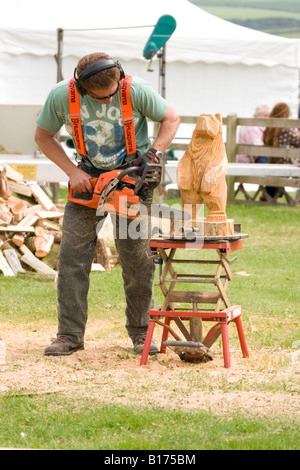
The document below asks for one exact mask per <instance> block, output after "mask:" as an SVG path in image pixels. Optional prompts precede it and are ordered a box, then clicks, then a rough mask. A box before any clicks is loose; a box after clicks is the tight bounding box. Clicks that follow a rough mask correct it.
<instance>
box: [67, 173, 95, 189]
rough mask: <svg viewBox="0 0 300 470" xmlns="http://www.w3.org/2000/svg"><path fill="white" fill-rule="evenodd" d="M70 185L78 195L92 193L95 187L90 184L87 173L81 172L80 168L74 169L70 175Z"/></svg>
mask: <svg viewBox="0 0 300 470" xmlns="http://www.w3.org/2000/svg"><path fill="white" fill-rule="evenodd" d="M69 178H70V185H71V186H72V188H73V189H74V190H75V191H77V192H78V193H86V192H89V193H92V192H93V186H92V185H91V183H90V178H91V177H90V175H88V174H87V173H86V172H85V171H83V170H80V168H78V167H74V169H72V172H71V173H70V174H69Z"/></svg>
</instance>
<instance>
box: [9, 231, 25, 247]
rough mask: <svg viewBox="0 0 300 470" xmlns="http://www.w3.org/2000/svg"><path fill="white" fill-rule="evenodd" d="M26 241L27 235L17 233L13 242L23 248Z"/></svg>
mask: <svg viewBox="0 0 300 470" xmlns="http://www.w3.org/2000/svg"><path fill="white" fill-rule="evenodd" d="M24 240H25V233H23V232H21V233H15V234H14V235H13V237H12V242H13V243H14V244H15V245H16V246H19V247H20V246H22V245H23V243H24Z"/></svg>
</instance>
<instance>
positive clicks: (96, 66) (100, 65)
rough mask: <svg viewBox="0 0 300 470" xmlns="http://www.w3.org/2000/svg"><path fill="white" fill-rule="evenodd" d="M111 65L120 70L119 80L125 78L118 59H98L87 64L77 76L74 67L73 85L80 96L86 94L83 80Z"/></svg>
mask: <svg viewBox="0 0 300 470" xmlns="http://www.w3.org/2000/svg"><path fill="white" fill-rule="evenodd" d="M112 67H117V68H118V69H119V70H120V80H122V79H123V78H125V72H124V70H123V67H122V65H121V64H120V62H119V61H118V60H116V61H115V60H113V59H103V60H99V61H97V62H94V63H93V64H91V65H89V66H88V67H87V68H86V69H84V70H83V71H82V72H80V74H79V75H78V76H77V73H76V67H75V70H74V78H75V86H76V89H77V91H78V93H79V94H80V95H81V96H84V95H86V94H87V91H86V89H85V88H84V87H83V86H82V82H83V80H86V79H87V78H89V77H91V76H92V75H95V73H98V72H101V71H102V70H106V69H110V68H112Z"/></svg>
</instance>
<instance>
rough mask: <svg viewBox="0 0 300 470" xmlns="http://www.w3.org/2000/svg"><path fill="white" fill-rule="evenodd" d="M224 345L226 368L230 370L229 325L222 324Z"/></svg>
mask: <svg viewBox="0 0 300 470" xmlns="http://www.w3.org/2000/svg"><path fill="white" fill-rule="evenodd" d="M221 329H222V345H223V356H224V366H225V368H226V369H228V368H229V367H230V366H231V364H230V354H229V340H228V326H227V323H222V325H221Z"/></svg>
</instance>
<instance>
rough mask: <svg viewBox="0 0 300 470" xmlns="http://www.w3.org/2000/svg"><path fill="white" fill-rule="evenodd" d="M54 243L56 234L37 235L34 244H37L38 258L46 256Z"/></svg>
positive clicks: (36, 253) (36, 252)
mask: <svg viewBox="0 0 300 470" xmlns="http://www.w3.org/2000/svg"><path fill="white" fill-rule="evenodd" d="M53 243H54V236H53V235H50V234H48V233H45V234H44V235H42V236H41V235H40V236H37V237H35V239H34V246H35V256H36V257H37V258H45V256H47V255H48V254H49V252H50V250H51V247H52V245H53Z"/></svg>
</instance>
